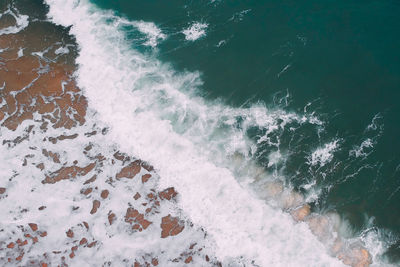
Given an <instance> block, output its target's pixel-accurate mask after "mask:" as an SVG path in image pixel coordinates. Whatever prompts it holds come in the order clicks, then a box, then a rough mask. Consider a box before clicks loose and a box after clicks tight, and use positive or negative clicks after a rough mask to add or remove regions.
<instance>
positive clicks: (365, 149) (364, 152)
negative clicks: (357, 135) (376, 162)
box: [349, 138, 374, 158]
mask: <svg viewBox="0 0 400 267" xmlns="http://www.w3.org/2000/svg"><path fill="white" fill-rule="evenodd" d="M373 147H374V141H373V140H372V139H371V138H367V139H365V140H364V141H362V143H361V144H360V146H358V147H354V148H353V149H352V150H350V152H349V155H351V156H355V157H356V158H359V157H366V156H368V155H369V154H370V153H371V152H372V148H373Z"/></svg>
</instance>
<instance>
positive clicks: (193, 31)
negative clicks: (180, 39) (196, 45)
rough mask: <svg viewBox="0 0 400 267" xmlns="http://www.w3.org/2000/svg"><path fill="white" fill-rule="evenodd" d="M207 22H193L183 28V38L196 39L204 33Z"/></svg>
mask: <svg viewBox="0 0 400 267" xmlns="http://www.w3.org/2000/svg"><path fill="white" fill-rule="evenodd" d="M207 27H208V24H206V23H201V22H195V23H193V24H192V25H190V26H189V27H188V28H186V29H184V30H183V31H182V33H183V34H184V35H185V39H186V40H188V41H196V40H197V39H199V38H201V37H203V36H205V35H206V29H207Z"/></svg>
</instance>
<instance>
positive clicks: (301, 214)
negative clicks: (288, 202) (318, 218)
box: [291, 204, 311, 221]
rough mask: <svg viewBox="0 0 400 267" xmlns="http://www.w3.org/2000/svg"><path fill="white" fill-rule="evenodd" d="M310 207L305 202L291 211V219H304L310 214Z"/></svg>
mask: <svg viewBox="0 0 400 267" xmlns="http://www.w3.org/2000/svg"><path fill="white" fill-rule="evenodd" d="M310 212H311V207H310V205H308V204H305V205H303V206H301V207H299V208H297V209H295V210H293V211H292V212H291V215H292V217H293V219H295V220H296V221H304V219H305V218H306V217H307V216H308V215H310Z"/></svg>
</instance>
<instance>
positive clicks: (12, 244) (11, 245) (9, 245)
mask: <svg viewBox="0 0 400 267" xmlns="http://www.w3.org/2000/svg"><path fill="white" fill-rule="evenodd" d="M14 246H15V244H14V242H10V243H9V244H8V245H7V248H14Z"/></svg>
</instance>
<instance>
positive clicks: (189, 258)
mask: <svg viewBox="0 0 400 267" xmlns="http://www.w3.org/2000/svg"><path fill="white" fill-rule="evenodd" d="M192 260H193V258H192V256H189V257H187V258H186V260H185V263H186V264H189V263H191V262H192Z"/></svg>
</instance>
